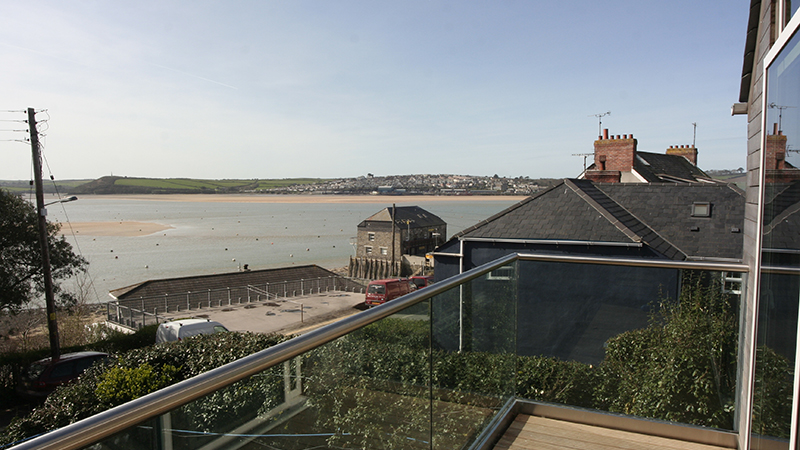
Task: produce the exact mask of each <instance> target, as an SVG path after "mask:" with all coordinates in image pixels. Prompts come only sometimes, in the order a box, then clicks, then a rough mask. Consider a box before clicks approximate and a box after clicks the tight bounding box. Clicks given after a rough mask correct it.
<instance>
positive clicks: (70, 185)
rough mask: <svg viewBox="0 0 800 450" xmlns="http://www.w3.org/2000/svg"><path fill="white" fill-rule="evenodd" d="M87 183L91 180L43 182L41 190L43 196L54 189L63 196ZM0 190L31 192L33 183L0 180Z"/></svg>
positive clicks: (54, 191) (51, 192) (52, 192)
mask: <svg viewBox="0 0 800 450" xmlns="http://www.w3.org/2000/svg"><path fill="white" fill-rule="evenodd" d="M89 181H91V180H57V181H52V180H44V182H43V183H42V188H43V190H44V193H45V194H54V193H56V189H57V190H58V191H57V192H59V193H61V194H64V193H68V192H72V191H73V190H74V189H75V188H76V187H77V186H81V185H83V184H86V183H87V182H89ZM0 188H3V189H5V190H8V191H11V192H16V193H25V192H33V183H32V182H31V181H29V180H0Z"/></svg>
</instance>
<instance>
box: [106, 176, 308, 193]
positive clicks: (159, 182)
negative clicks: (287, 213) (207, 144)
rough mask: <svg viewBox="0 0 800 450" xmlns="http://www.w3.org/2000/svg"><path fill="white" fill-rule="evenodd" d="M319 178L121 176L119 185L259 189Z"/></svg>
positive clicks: (212, 189) (201, 188)
mask: <svg viewBox="0 0 800 450" xmlns="http://www.w3.org/2000/svg"><path fill="white" fill-rule="evenodd" d="M322 181H323V180H321V179H318V178H285V179H277V180H195V179H190V178H119V179H117V180H116V181H115V182H114V184H115V185H117V186H139V187H145V188H150V189H165V190H186V189H191V190H210V191H217V190H226V191H237V190H258V189H271V188H277V187H286V186H292V185H296V184H314V183H319V182H322Z"/></svg>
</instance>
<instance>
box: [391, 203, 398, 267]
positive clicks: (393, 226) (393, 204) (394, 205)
mask: <svg viewBox="0 0 800 450" xmlns="http://www.w3.org/2000/svg"><path fill="white" fill-rule="evenodd" d="M395 211H397V205H396V204H395V203H392V270H391V272H392V276H394V275H395V273H394V246H395V244H394V235H395V228H396V227H395V223H394V218H395Z"/></svg>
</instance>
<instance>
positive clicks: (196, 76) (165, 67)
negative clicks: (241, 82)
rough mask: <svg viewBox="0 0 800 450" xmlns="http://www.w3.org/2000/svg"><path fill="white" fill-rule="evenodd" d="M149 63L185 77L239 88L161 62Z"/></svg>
mask: <svg viewBox="0 0 800 450" xmlns="http://www.w3.org/2000/svg"><path fill="white" fill-rule="evenodd" d="M150 64H152V65H154V66H156V67H160V68H162V69H167V70H171V71H173V72H177V73H179V74H181V75H186V76H187V77H192V78H197V79H198V80H203V81H208V82H209V83H214V84H218V85H220V86H225V87H226V88H231V89H236V90H238V89H239V88H237V87H235V86H231V85H229V84H225V83H220V82H219V81H214V80H209V79H208V78H203V77H201V76H198V75H193V74H191V73H187V72H184V71H182V70H178V69H173V68H172V67H167V66H162V65H161V64H156V63H150Z"/></svg>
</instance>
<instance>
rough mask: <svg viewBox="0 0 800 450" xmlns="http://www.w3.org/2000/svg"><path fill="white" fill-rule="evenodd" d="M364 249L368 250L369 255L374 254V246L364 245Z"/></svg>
mask: <svg viewBox="0 0 800 450" xmlns="http://www.w3.org/2000/svg"><path fill="white" fill-rule="evenodd" d="M364 251H365V252H366V253H367V254H368V255H371V254H372V246H371V245H365V246H364Z"/></svg>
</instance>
